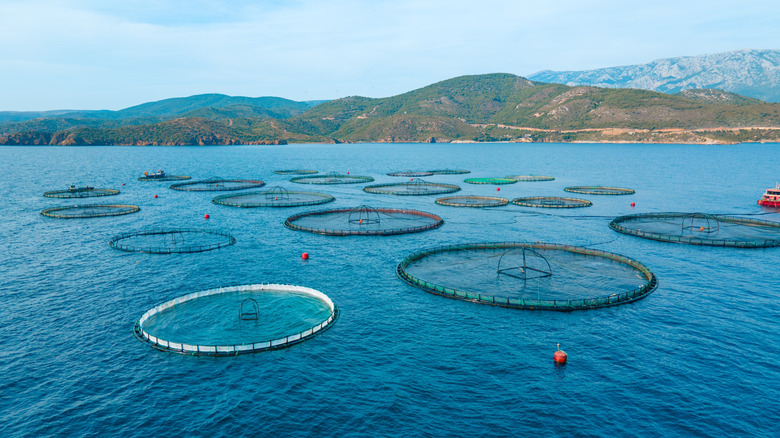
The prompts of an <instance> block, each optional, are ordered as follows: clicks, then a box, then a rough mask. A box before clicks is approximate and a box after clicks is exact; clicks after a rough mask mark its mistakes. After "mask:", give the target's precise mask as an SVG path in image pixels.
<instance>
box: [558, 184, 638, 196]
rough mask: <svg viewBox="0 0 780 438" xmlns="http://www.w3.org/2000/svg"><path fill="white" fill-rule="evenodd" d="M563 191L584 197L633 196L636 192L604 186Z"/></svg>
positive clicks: (573, 188) (579, 187)
mask: <svg viewBox="0 0 780 438" xmlns="http://www.w3.org/2000/svg"><path fill="white" fill-rule="evenodd" d="M563 190H565V191H567V192H571V193H581V194H583V195H632V194H634V190H632V189H625V188H622V187H603V186H578V187H565V188H564V189H563Z"/></svg>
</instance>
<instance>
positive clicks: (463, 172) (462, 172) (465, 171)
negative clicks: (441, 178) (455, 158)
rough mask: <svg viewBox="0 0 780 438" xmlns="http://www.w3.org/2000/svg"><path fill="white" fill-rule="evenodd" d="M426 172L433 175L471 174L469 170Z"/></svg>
mask: <svg viewBox="0 0 780 438" xmlns="http://www.w3.org/2000/svg"><path fill="white" fill-rule="evenodd" d="M428 172H431V173H432V174H434V175H465V174H467V173H471V171H470V170H461V169H436V170H429V171H428Z"/></svg>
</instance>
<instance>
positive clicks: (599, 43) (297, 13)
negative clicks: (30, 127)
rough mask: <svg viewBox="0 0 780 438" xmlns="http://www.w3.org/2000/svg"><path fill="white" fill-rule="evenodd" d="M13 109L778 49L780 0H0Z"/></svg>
mask: <svg viewBox="0 0 780 438" xmlns="http://www.w3.org/2000/svg"><path fill="white" fill-rule="evenodd" d="M0 20H2V24H1V25H0V111H34V110H54V109H109V110H118V109H122V108H126V107H129V106H133V105H137V104H141V103H144V102H150V101H156V100H162V99H167V98H171V97H184V96H191V95H195V94H201V93H221V94H227V95H231V96H250V97H260V96H279V97H284V98H288V99H293V100H323V99H335V98H339V97H345V96H353V95H360V96H368V97H386V96H392V95H396V94H400V93H403V92H406V91H410V90H413V89H416V88H420V87H424V86H426V85H429V84H432V83H435V82H438V81H442V80H445V79H449V78H452V77H456V76H461V75H469V74H482V73H496V72H502V73H513V74H517V75H520V76H528V75H530V74H533V73H536V72H538V71H541V70H587V69H594V68H602V67H612V66H619V65H631V64H642V63H646V62H650V61H653V60H655V59H661V58H673V57H678V56H693V55H702V54H708V53H718V52H726V51H731V50H740V49H780V2H778V1H777V0H772V1H764V0H751V1H734V0H729V1H721V0H711V1H707V2H704V1H688V0H676V1H667V0H654V1H641V2H633V1H626V0H589V1H582V0H576V1H575V0H565V1H557V0H541V1H536V0H534V1H528V0H481V1H460V0H447V1H443V0H428V1H426V0H387V1H386V0H374V1H357V0H287V1H282V0H268V1H266V0H254V1H250V0H126V1H114V0H69V1H64V0H0Z"/></svg>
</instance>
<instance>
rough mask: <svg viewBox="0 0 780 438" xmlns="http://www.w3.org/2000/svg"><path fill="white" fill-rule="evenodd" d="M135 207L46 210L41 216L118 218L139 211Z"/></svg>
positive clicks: (111, 206)
mask: <svg viewBox="0 0 780 438" xmlns="http://www.w3.org/2000/svg"><path fill="white" fill-rule="evenodd" d="M140 210H141V208H140V207H138V206H137V205H127V204H89V205H72V206H68V207H55V208H47V209H46V210H43V211H42V212H41V214H42V215H44V216H48V217H54V218H58V219H84V218H92V217H104V216H120V215H123V214H130V213H135V212H137V211H140Z"/></svg>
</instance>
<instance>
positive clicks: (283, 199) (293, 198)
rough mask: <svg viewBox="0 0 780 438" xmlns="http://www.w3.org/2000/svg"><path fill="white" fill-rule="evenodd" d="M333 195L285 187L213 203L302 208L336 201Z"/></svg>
mask: <svg viewBox="0 0 780 438" xmlns="http://www.w3.org/2000/svg"><path fill="white" fill-rule="evenodd" d="M335 199H336V198H334V197H333V196H331V195H326V194H324V193H316V192H291V191H288V190H287V189H285V188H283V187H279V186H276V187H273V188H271V189H270V190H267V191H265V192H251V193H241V194H236V195H222V196H217V197H216V198H214V199H212V200H211V202H213V203H215V204H219V205H227V206H229V207H245V208H253V207H301V206H304V205H318V204H325V203H327V202H331V201H333V200H335Z"/></svg>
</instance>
